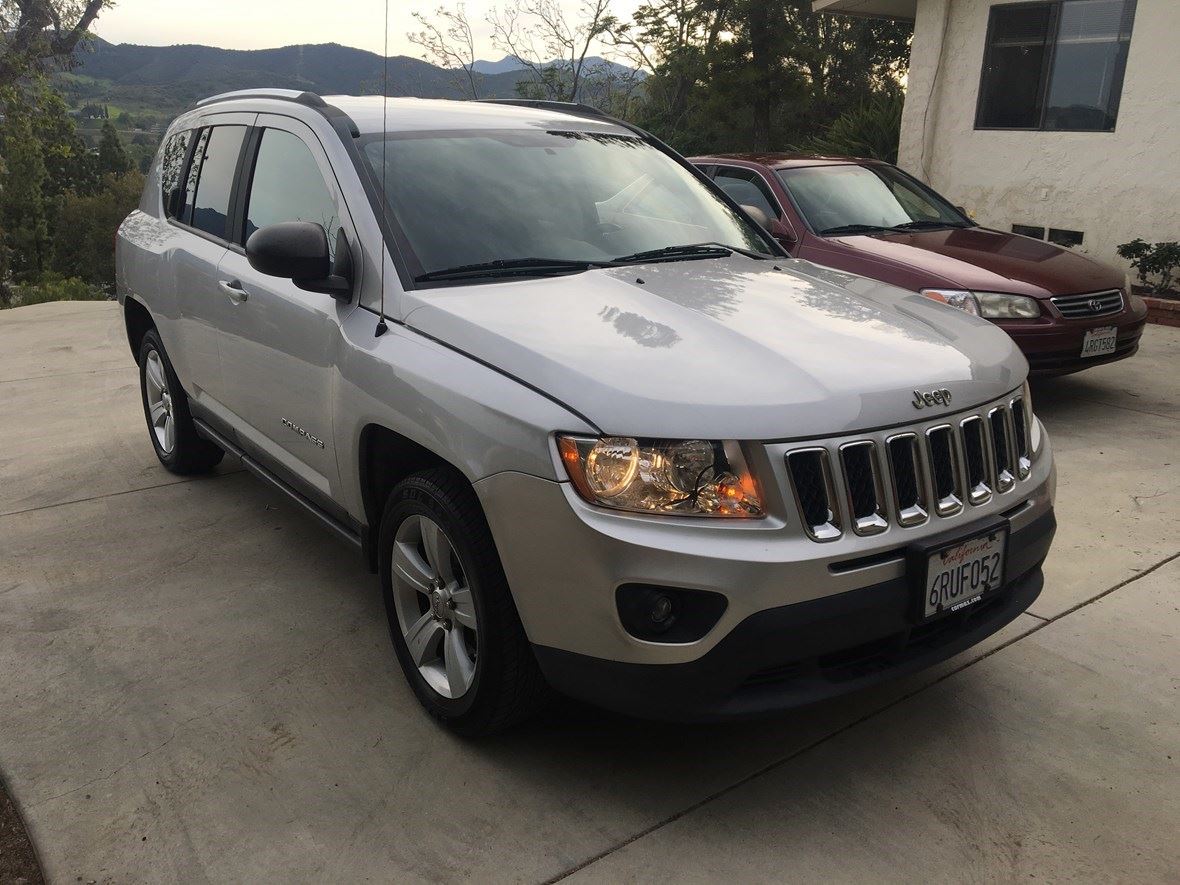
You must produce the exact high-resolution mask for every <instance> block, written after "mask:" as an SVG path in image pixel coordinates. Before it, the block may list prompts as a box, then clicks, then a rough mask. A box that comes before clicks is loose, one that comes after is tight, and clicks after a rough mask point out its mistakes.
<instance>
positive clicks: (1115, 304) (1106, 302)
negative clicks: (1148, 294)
mask: <svg viewBox="0 0 1180 885" xmlns="http://www.w3.org/2000/svg"><path fill="white" fill-rule="evenodd" d="M1049 300H1050V301H1052V302H1053V306H1054V307H1056V308H1057V310H1058V312H1059V313H1060V314H1061V315H1062V316H1063V317H1065V318H1066V319H1067V320H1088V319H1093V318H1094V317H1105V316H1111V315H1113V314H1116V313H1121V312H1122V310H1123V293H1122V292H1120V291H1119V290H1118V289H1112V290H1111V291H1109V292H1097V293H1095V294H1093V295H1063V296H1061V297H1060V298H1051V299H1049Z"/></svg>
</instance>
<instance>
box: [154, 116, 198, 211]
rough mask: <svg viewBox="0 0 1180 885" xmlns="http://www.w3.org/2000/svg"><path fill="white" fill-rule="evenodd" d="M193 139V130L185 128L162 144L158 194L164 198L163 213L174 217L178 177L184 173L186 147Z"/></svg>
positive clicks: (177, 206)
mask: <svg viewBox="0 0 1180 885" xmlns="http://www.w3.org/2000/svg"><path fill="white" fill-rule="evenodd" d="M192 140H193V131H192V130H191V129H185V130H184V131H183V132H177V133H175V134H174V135H173V136H172V137H171V138H169V139H168V143H167V144H166V145H165V146H164V154H163V157H162V158H161V161H160V196H161V197H162V198H163V200H164V214H165V215H166V216H167V217H168V218H175V217H176V213H177V212H179V211H180V209H181V208H182V206H181V193H180V178H181V176H182V175H184V161H185V160H186V159H188V147H189V145H190V144H191V143H192Z"/></svg>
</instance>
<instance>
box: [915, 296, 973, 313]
mask: <svg viewBox="0 0 1180 885" xmlns="http://www.w3.org/2000/svg"><path fill="white" fill-rule="evenodd" d="M922 294H923V295H925V296H926V297H927V298H929V299H930V300H931V301H939V302H942V303H943V304H945V305H947V306H948V307H957V308H958V309H959V310H965V311H967V313H969V314H971V315H972V316H979V302H977V301H976V300H975V296H974V295H972V294H971V293H970V292H964V291H962V290H960V289H923V290H922Z"/></svg>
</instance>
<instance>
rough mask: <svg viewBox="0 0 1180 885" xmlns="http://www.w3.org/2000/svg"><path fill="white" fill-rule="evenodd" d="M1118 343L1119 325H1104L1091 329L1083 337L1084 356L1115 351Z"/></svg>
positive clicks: (1101, 354) (1100, 354)
mask: <svg viewBox="0 0 1180 885" xmlns="http://www.w3.org/2000/svg"><path fill="white" fill-rule="evenodd" d="M1118 343H1119V330H1118V327H1116V326H1103V327H1102V328H1101V329H1090V330H1089V331H1088V332H1086V337H1085V338H1083V339H1082V358H1083V359H1084V358H1086V357H1091V356H1103V355H1104V354H1108V353H1114V351H1115V348H1116V347H1118Z"/></svg>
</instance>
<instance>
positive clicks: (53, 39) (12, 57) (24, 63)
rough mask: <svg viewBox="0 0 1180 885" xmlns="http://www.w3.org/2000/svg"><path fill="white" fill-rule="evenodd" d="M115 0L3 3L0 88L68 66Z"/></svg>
mask: <svg viewBox="0 0 1180 885" xmlns="http://www.w3.org/2000/svg"><path fill="white" fill-rule="evenodd" d="M112 5H113V0H86V2H82V0H0V87H3V86H11V85H13V84H15V83H17V82H19V81H21V80H24V79H26V78H28V77H31V76H35V75H37V74H39V73H43V72H45V71H46V70H47V69H49V68H50V67H51V66H53V65H59V64H62V63H68V61H69V60H70V59H71V58H72V56H73V53H74V50H75V49H76V48H77V46H78V43H79V41H80V40H81V39H82V37H83V36H84V35H85V34H86V33H87V32H88V31H89V29H90V26H91V25H92V24H94V21H95V19H97V18H98V15H99V13H100V12H102V10H103V9H105V8H106V7H109V6H112Z"/></svg>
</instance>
